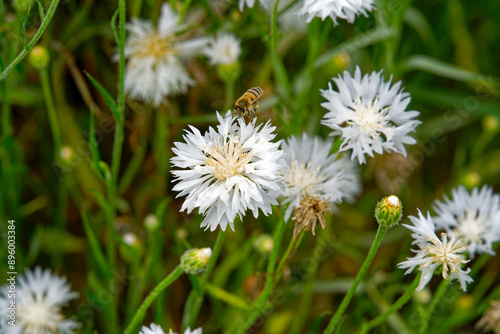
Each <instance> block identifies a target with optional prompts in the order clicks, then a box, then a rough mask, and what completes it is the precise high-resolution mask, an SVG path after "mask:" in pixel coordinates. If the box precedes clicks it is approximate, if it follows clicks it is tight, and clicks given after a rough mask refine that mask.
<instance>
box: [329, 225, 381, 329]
mask: <svg viewBox="0 0 500 334" xmlns="http://www.w3.org/2000/svg"><path fill="white" fill-rule="evenodd" d="M388 230H389V228H388V227H387V226H385V225H382V224H380V225H379V227H378V230H377V234H376V235H375V239H374V240H373V243H372V245H371V247H370V250H369V251H368V255H367V256H366V259H365V261H364V262H363V265H362V266H361V269H360V270H359V272H358V274H357V275H356V278H355V279H354V282H353V283H352V285H351V287H350V288H349V291H347V294H346V295H345V296H344V299H343V300H342V303H340V306H339V308H338V309H337V311H336V312H335V314H334V315H333V316H332V319H331V320H330V322H329V323H328V326H327V327H326V329H325V331H324V332H323V334H331V333H333V332H334V331H335V329H336V327H337V326H338V325H339V323H340V319H341V317H342V315H343V314H344V312H345V310H346V309H347V306H349V303H350V302H351V299H352V297H353V296H354V293H355V292H356V288H357V287H358V285H359V283H361V280H362V279H363V276H365V274H366V271H367V270H368V267H369V266H370V263H371V262H372V261H373V258H374V257H375V254H376V253H377V250H378V248H379V246H380V244H381V243H382V239H383V238H384V236H385V234H386V233H387V231H388Z"/></svg>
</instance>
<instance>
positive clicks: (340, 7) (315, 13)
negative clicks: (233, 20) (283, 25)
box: [239, 0, 375, 25]
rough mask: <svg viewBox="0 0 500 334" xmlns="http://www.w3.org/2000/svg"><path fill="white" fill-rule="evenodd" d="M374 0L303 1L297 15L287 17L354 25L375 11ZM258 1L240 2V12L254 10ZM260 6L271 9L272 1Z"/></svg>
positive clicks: (264, 1) (246, 0)
mask: <svg viewBox="0 0 500 334" xmlns="http://www.w3.org/2000/svg"><path fill="white" fill-rule="evenodd" d="M374 2H375V1H374V0H303V1H302V4H301V5H300V6H301V8H300V10H299V11H298V12H297V13H290V12H291V11H287V12H286V13H284V14H283V15H282V16H285V15H288V16H289V15H297V14H298V15H299V16H304V17H305V20H306V22H307V23H309V22H311V21H312V19H313V18H315V17H319V18H321V19H322V20H323V21H324V20H325V19H326V18H327V17H330V18H331V19H332V20H333V24H334V25H337V24H338V22H337V19H339V18H340V19H343V20H346V21H347V22H349V23H353V22H354V20H355V19H356V16H358V15H361V14H362V15H364V16H368V12H370V11H372V10H373V9H374V7H373V3H374ZM255 3H256V0H239V8H240V11H243V9H244V8H245V6H246V7H248V8H252V7H253V6H254V5H255ZM259 4H260V5H261V6H262V7H263V8H264V9H269V8H270V7H271V4H272V1H271V0H259Z"/></svg>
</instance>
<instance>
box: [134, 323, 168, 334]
mask: <svg viewBox="0 0 500 334" xmlns="http://www.w3.org/2000/svg"><path fill="white" fill-rule="evenodd" d="M139 334H165V332H164V331H163V329H162V328H161V327H160V326H159V325H157V324H155V323H151V324H149V328H148V327H146V326H142V328H141V331H140V332H139Z"/></svg>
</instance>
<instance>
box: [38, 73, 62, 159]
mask: <svg viewBox="0 0 500 334" xmlns="http://www.w3.org/2000/svg"><path fill="white" fill-rule="evenodd" d="M40 79H41V84H42V91H43V97H44V99H45V106H46V107H47V116H48V118H49V124H50V130H51V132H52V138H53V139H54V158H56V159H57V157H58V155H59V151H60V149H61V147H62V136H61V128H60V127H59V122H58V119H57V114H56V109H55V107H54V98H53V96H52V89H51V87H50V78H49V72H48V71H47V69H46V68H44V69H41V70H40Z"/></svg>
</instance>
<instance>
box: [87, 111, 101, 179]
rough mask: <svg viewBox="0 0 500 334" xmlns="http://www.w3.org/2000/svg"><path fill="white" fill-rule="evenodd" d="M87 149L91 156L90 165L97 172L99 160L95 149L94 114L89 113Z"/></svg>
mask: <svg viewBox="0 0 500 334" xmlns="http://www.w3.org/2000/svg"><path fill="white" fill-rule="evenodd" d="M89 132H90V134H89V147H90V153H91V155H92V165H93V166H94V168H95V169H96V170H99V161H101V158H100V156H99V149H98V147H97V140H96V137H95V121H94V112H92V111H91V112H90V129H89Z"/></svg>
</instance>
